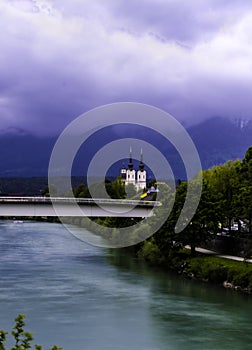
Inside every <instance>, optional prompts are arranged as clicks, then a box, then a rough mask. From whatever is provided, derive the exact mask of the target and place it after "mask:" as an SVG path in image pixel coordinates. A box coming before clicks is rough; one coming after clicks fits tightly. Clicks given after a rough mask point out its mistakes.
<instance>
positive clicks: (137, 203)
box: [0, 196, 161, 207]
mask: <svg viewBox="0 0 252 350" xmlns="http://www.w3.org/2000/svg"><path fill="white" fill-rule="evenodd" d="M36 202H37V203H78V204H89V205H92V204H95V205H99V204H113V205H124V206H125V205H129V206H132V205H134V206H141V207H156V206H160V205H161V203H160V202H155V201H144V200H133V199H110V198H74V197H39V196H38V197H16V196H15V197H11V196H8V197H0V205H1V203H2V204H3V203H36Z"/></svg>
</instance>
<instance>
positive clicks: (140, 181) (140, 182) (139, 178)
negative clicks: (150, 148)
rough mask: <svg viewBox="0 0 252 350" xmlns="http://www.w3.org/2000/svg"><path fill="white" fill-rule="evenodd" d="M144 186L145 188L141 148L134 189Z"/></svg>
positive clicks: (144, 171)
mask: <svg viewBox="0 0 252 350" xmlns="http://www.w3.org/2000/svg"><path fill="white" fill-rule="evenodd" d="M145 188H146V170H145V169H144V162H143V150H142V148H141V153H140V164H139V170H138V171H137V178H136V190H137V191H139V190H143V189H145Z"/></svg>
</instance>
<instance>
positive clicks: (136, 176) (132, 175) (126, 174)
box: [121, 147, 147, 191]
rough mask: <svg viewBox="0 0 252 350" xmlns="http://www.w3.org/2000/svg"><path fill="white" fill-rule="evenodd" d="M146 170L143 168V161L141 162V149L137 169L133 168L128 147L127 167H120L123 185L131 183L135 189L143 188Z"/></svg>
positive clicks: (144, 186)
mask: <svg viewBox="0 0 252 350" xmlns="http://www.w3.org/2000/svg"><path fill="white" fill-rule="evenodd" d="M146 175H147V174H146V170H145V168H144V162H143V151H142V149H141V152H140V164H139V168H138V170H135V169H134V164H133V162H132V148H131V147H130V156H129V163H128V168H125V167H122V168H121V177H122V179H123V180H124V182H125V185H126V186H127V185H129V184H132V185H134V187H135V189H136V191H140V190H144V189H145V188H146V181H147V176H146Z"/></svg>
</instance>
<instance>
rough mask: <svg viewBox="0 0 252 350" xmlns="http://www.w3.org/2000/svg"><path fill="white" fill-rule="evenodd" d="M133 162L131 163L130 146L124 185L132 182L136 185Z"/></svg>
mask: <svg viewBox="0 0 252 350" xmlns="http://www.w3.org/2000/svg"><path fill="white" fill-rule="evenodd" d="M133 166H134V165H133V163H132V148H131V147H130V157H129V164H128V169H127V170H126V180H125V185H129V184H133V185H134V186H135V185H136V171H135V170H134V169H133Z"/></svg>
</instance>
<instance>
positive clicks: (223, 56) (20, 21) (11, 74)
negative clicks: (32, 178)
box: [0, 0, 252, 134]
mask: <svg viewBox="0 0 252 350" xmlns="http://www.w3.org/2000/svg"><path fill="white" fill-rule="evenodd" d="M0 23H1V28H2V29H1V31H0V45H1V53H0V76H1V79H0V129H1V130H4V129H6V128H8V127H19V128H23V129H25V130H29V131H32V132H36V133H41V134H48V133H55V132H59V131H60V130H62V128H64V127H65V126H66V125H67V124H68V123H69V122H70V121H71V120H73V119H74V118H75V117H77V116H78V115H79V114H81V113H83V112H85V111H87V110H88V109H90V108H93V107H96V106H99V105H101V104H106V103H112V102H118V101H136V102H142V103H148V104H153V105H155V106H157V107H160V108H163V109H165V110H166V111H168V112H170V113H172V114H173V115H174V116H175V117H176V118H177V119H179V120H181V121H184V122H186V123H192V122H198V121H200V120H202V119H203V118H209V117H211V116H216V115H219V116H225V117H234V118H236V117H242V118H251V116H252V102H251V98H250V96H251V93H252V63H251V62H252V49H251V47H252V36H251V34H250V33H251V32H252V5H251V4H250V2H248V1H244V2H241V3H240V2H239V1H236V0H233V1H222V0H218V1H217V0H207V1H193V0H192V1H164V0H163V1H161V0H157V1H155V2H154V1H148V0H139V1H137V2H136V1H133V0H129V1H127V2H126V1H122V0H116V1H109V2H105V1H101V0H94V1H92V2H91V1H84V0H75V1H67V0H65V1H63V0H55V1H43V0H10V1H7V0H6V1H2V2H1V8H0Z"/></svg>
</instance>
